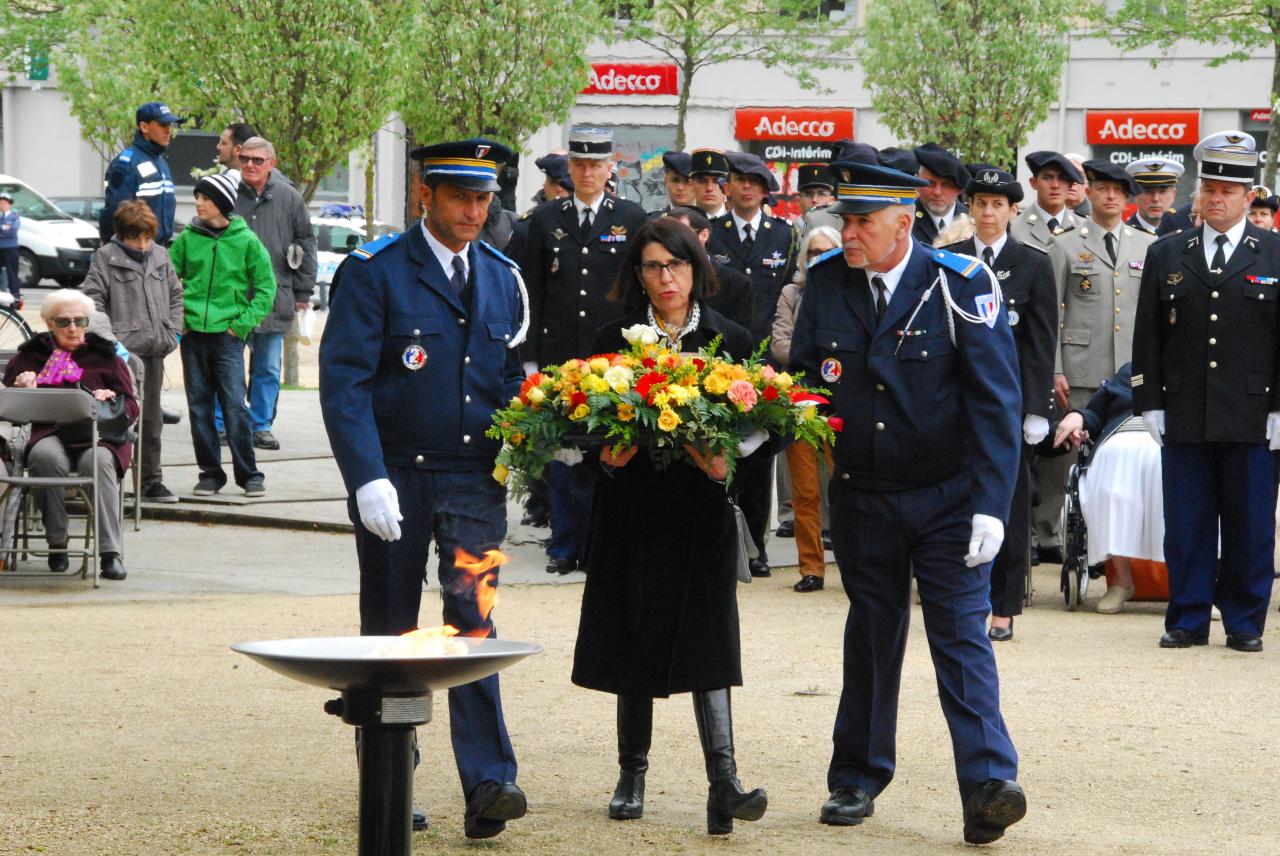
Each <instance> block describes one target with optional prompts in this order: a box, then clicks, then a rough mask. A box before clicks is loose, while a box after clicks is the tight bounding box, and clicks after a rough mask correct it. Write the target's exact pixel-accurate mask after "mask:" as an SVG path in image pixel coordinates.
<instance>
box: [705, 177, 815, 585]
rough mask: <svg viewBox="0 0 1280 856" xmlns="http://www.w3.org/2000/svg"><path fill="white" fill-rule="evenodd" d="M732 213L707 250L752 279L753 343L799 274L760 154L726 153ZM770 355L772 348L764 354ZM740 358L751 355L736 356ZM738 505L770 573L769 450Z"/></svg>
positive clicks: (763, 571)
mask: <svg viewBox="0 0 1280 856" xmlns="http://www.w3.org/2000/svg"><path fill="white" fill-rule="evenodd" d="M725 159H726V162H727V164H728V168H729V183H728V194H729V212H728V213H727V214H725V215H724V216H723V217H720V218H719V219H713V220H712V221H711V239H710V240H709V241H708V242H707V252H709V253H710V254H711V259H712V261H714V262H715V263H717V264H721V265H725V266H726V267H730V268H733V269H734V270H736V271H738V272H739V273H742V274H745V275H746V276H747V277H749V278H750V279H751V326H750V327H749V328H748V331H749V332H750V333H751V343H752V345H753V346H755V345H758V344H759V343H760V342H762V341H764V340H765V339H767V338H768V337H769V336H770V335H772V333H773V316H774V315H776V314H777V311H778V297H779V295H781V294H782V287H783V286H784V285H786V284H787V283H789V282H790V281H791V277H792V275H793V274H794V273H795V249H796V248H795V242H794V240H793V233H792V231H791V226H790V225H789V224H788V223H787V221H786V220H783V219H782V218H781V217H774V216H773V215H771V214H767V213H765V210H764V202H765V197H766V196H767V195H768V194H769V193H771V192H773V191H776V190H778V181H777V179H776V178H774V176H773V172H772V171H771V170H770V169H769V167H768V166H766V165H765V162H764V161H762V160H761V159H760V158H759V157H758V156H756V155H753V154H749V153H747V152H727V153H726V154H725ZM765 353H766V355H767V354H768V351H766V352H765ZM733 356H734V357H735V358H737V359H742V358H743V357H746V356H748V355H747V354H734V355H733ZM734 490H735V492H736V498H737V502H738V505H739V506H740V507H741V508H742V514H743V516H744V517H745V518H746V521H747V529H748V530H749V531H750V532H751V539H752V541H754V542H755V546H756V550H757V551H758V553H759V556H758V557H757V558H754V559H751V560H750V562H749V565H750V569H751V574H752V575H753V576H757V577H767V576H769V575H770V574H771V573H772V571H771V570H770V568H769V557H768V553H767V545H766V538H767V535H768V530H769V513H770V510H771V506H772V503H773V455H772V454H771V453H770V450H768V449H764V450H761V451H760V452H758V453H756V454H755V455H752V456H750V457H748V458H745V459H744V460H743V461H742V464H741V465H740V466H739V467H738V471H737V474H736V476H735V478H734Z"/></svg>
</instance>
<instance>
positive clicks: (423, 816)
mask: <svg viewBox="0 0 1280 856" xmlns="http://www.w3.org/2000/svg"><path fill="white" fill-rule="evenodd" d="M430 826H431V824H430V823H428V822H427V813H426V812H425V811H423V810H422V809H420V808H418V807H417V806H416V805H415V806H414V807H413V831H414V832H421V831H422V830H424V829H427V828H429V827H430Z"/></svg>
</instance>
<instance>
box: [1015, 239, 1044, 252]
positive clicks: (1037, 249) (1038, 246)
mask: <svg viewBox="0 0 1280 856" xmlns="http://www.w3.org/2000/svg"><path fill="white" fill-rule="evenodd" d="M1018 243H1019V244H1022V246H1024V247H1030V248H1031V249H1033V250H1035V251H1037V252H1040V253H1044V254H1045V255H1046V256H1047V255H1049V248H1048V247H1042V246H1040V245H1039V244H1031V243H1028V242H1027V241H1019V242H1018Z"/></svg>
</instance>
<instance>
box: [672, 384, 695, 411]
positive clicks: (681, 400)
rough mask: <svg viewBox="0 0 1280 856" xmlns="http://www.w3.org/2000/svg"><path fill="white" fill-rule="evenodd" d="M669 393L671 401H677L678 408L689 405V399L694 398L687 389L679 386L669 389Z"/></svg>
mask: <svg viewBox="0 0 1280 856" xmlns="http://www.w3.org/2000/svg"><path fill="white" fill-rule="evenodd" d="M667 391H668V393H669V394H670V397H671V399H672V400H673V401H675V403H676V406H680V405H682V404H688V403H689V399H690V398H692V397H693V396H692V395H691V394H690V393H689V390H688V389H687V388H686V387H683V386H680V385H678V384H676V385H672V386H669V387H667Z"/></svg>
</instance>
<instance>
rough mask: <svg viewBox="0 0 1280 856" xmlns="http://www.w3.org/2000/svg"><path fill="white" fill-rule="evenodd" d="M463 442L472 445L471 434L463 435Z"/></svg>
mask: <svg viewBox="0 0 1280 856" xmlns="http://www.w3.org/2000/svg"><path fill="white" fill-rule="evenodd" d="M462 442H464V443H470V442H471V435H470V434H463V435H462Z"/></svg>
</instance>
